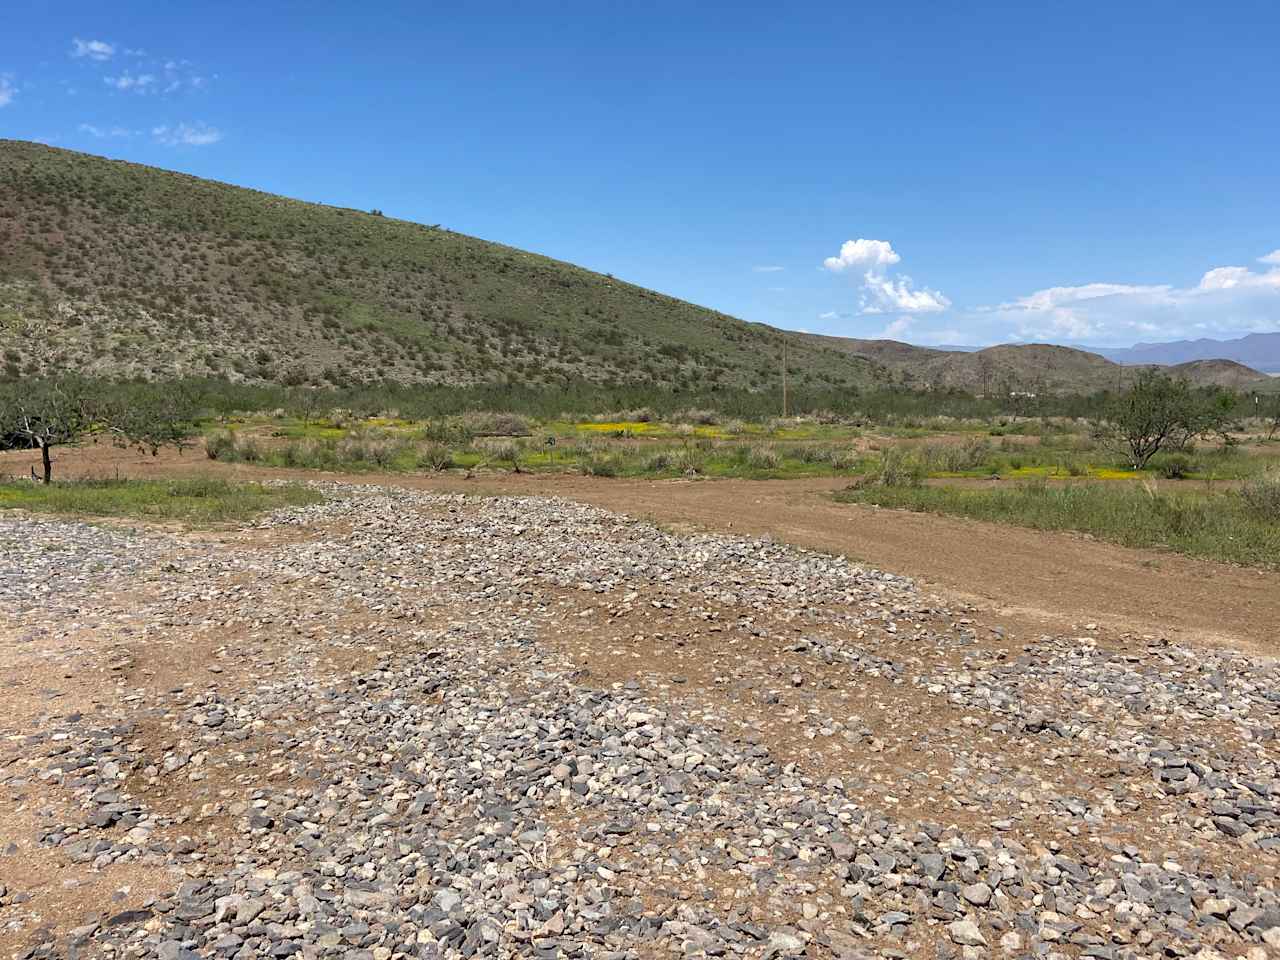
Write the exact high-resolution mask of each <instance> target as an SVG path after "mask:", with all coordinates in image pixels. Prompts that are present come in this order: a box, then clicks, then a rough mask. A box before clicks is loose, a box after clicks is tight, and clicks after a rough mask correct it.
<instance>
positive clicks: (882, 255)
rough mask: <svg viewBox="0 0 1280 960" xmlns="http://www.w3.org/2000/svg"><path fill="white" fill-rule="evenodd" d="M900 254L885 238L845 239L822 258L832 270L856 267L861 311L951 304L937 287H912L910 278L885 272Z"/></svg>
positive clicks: (934, 307) (931, 308) (922, 310)
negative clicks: (834, 251)
mask: <svg viewBox="0 0 1280 960" xmlns="http://www.w3.org/2000/svg"><path fill="white" fill-rule="evenodd" d="M901 262H902V257H901V256H899V254H898V252H897V251H896V250H894V249H893V245H892V244H891V243H889V241H888V240H867V239H865V238H861V237H860V238H859V239H857V240H846V241H845V242H844V243H842V244H841V245H840V253H839V255H837V256H834V257H827V259H825V260H824V261H822V265H823V267H825V268H826V269H827V270H830V271H831V272H832V273H845V272H846V271H849V270H852V269H859V270H861V271H862V272H863V273H862V288H861V293H860V301H859V307H860V310H861V312H862V313H866V314H878V313H936V312H938V311H940V310H945V309H947V308H948V307H949V306H951V301H950V300H948V299H947V298H946V297H945V296H943V295H942V294H941V293H939V292H938V291H937V290H929V289H927V288H921V289H915V287H914V286H913V284H912V280H911V278H910V277H908V276H906V275H904V274H899V275H897V276H890V275H889V268H890V267H893V266H894V265H896V264H898V263H901Z"/></svg>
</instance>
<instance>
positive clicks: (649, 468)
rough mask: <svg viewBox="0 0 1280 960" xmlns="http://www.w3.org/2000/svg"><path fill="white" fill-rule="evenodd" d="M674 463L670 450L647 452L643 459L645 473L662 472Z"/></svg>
mask: <svg viewBox="0 0 1280 960" xmlns="http://www.w3.org/2000/svg"><path fill="white" fill-rule="evenodd" d="M674 465H675V457H674V456H672V454H671V451H670V450H659V451H657V452H656V453H651V454H649V456H648V457H646V458H645V461H644V469H645V472H646V473H664V472H665V471H667V470H670V469H671V468H672V467H673V466H674Z"/></svg>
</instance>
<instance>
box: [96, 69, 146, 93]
mask: <svg viewBox="0 0 1280 960" xmlns="http://www.w3.org/2000/svg"><path fill="white" fill-rule="evenodd" d="M102 82H103V83H105V84H106V85H107V86H109V87H114V88H115V89H117V90H120V91H126V92H127V91H132V92H134V93H149V92H150V91H151V90H152V89H153V88H154V87H155V84H156V78H155V75H154V74H151V73H139V74H132V73H122V74H120V76H118V77H103V78H102Z"/></svg>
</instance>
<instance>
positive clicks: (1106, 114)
mask: <svg viewBox="0 0 1280 960" xmlns="http://www.w3.org/2000/svg"><path fill="white" fill-rule="evenodd" d="M962 7H963V8H962ZM0 31H2V32H0V137H6V138H17V139H28V140H39V141H42V142H45V143H49V144H51V145H54V146H58V147H65V148H68V149H72V150H81V151H86V152H90V153H95V154H101V155H105V156H110V157H117V158H122V159H127V160H131V161H135V162H140V163H147V164H153V165H156V166H161V167H166V168H169V169H175V170H181V171H184V172H187V173H191V174H195V175H197V176H201V177H210V178H213V179H217V180H223V181H227V182H231V183H236V184H241V185H244V186H251V187H254V188H257V189H261V190H266V191H269V192H272V193H281V194H286V195H288V196H293V197H299V198H302V199H305V200H314V201H320V202H324V203H332V204H338V205H341V206H348V207H357V208H361V209H372V208H377V209H380V210H382V211H384V212H385V213H386V214H387V215H388V216H395V217H402V218H405V219H410V220H415V221H419V222H424V223H431V224H436V223H439V224H443V225H444V226H446V227H448V228H450V229H452V230H457V231H460V232H463V233H468V234H473V235H476V236H480V237H484V238H485V239H489V240H496V241H500V242H503V243H507V244H511V245H513V246H517V247H523V248H526V249H529V250H535V251H537V252H539V253H544V254H547V255H549V256H552V257H556V258H559V259H562V260H567V261H571V262H574V263H579V264H582V265H583V266H586V267H589V268H591V269H594V270H598V271H600V272H604V273H612V274H614V275H615V276H617V277H619V278H621V279H625V280H629V281H631V282H634V283H638V284H641V285H643V286H646V287H652V288H654V289H657V290H661V291H664V292H666V293H670V294H673V295H675V296H679V297H682V298H684V299H687V300H691V301H694V302H696V303H700V304H704V305H707V306H710V307H714V308H716V309H719V310H722V311H724V312H726V313H729V314H732V315H734V316H738V317H742V318H744V319H747V320H755V321H761V322H765V323H770V324H773V325H776V326H780V327H785V328H788V329H795V330H808V331H811V332H815V333H818V332H821V333H830V334H836V335H842V336H859V337H882V336H883V337H892V338H895V339H901V340H908V341H911V342H916V343H932V344H968V345H974V344H986V343H995V342H1017V341H1046V340H1047V341H1050V342H1059V343H1085V344H1095V345H1127V344H1130V343H1133V342H1135V341H1158V340H1171V339H1180V338H1184V337H1198V336H1213V337H1225V336H1239V335H1242V334H1244V333H1247V332H1251V331H1268V330H1280V55H1277V53H1276V50H1277V47H1276V38H1277V37H1278V36H1280V4H1276V3H1275V2H1274V0H1267V2H1246V3H1232V2H1224V3H1221V4H1191V3H1169V2H1168V0H1162V2H1160V3H1144V2H1125V3H1120V4H1117V3H1114V2H1108V3H1087V2H1080V3H1069V4H1068V3H1049V2H1045V3H1026V2H1025V0H1024V2H1018V3H1008V4H1003V3H988V4H969V5H959V4H941V3H937V2H933V3H912V2H899V3H895V4H882V3H867V4H832V3H821V4H818V3H810V4H804V3H799V4H791V5H783V4H777V3H770V4H763V3H759V4H757V3H751V2H739V3H733V4H727V3H725V4H721V3H714V2H706V3H698V4H690V3H687V2H682V3H665V2H660V0H659V2H648V3H643V4H642V3H611V2H608V0H593V2H589V3H546V2H542V3H532V2H530V3H520V4H514V3H502V2H492V3H487V4H483V5H481V4H456V3H455V4H430V3H425V4H424V3H421V2H415V3H409V2H397V0H383V2H380V3H369V4H359V5H357V4H350V3H331V2H324V0H314V2H309V3H305V4H303V3H296V4H295V3H286V2H272V3H261V2H258V3H253V4H248V3H241V2H234V0H232V2H223V3H219V4H185V3H180V4H175V3H140V2H129V0H117V2H115V3H112V4H101V3H94V4H89V3H79V2H58V3H54V2H49V0H44V2H41V0H35V2H27V3H19V4H17V5H14V6H13V7H11V8H10V9H9V10H7V11H6V13H5V15H4V17H3V27H2V28H0Z"/></svg>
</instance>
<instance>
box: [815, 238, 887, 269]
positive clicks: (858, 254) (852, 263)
mask: <svg viewBox="0 0 1280 960" xmlns="http://www.w3.org/2000/svg"><path fill="white" fill-rule="evenodd" d="M901 259H902V257H900V256H898V254H897V252H896V251H895V250H894V249H893V246H892V245H891V244H890V243H889V241H888V240H864V239H862V238H861V237H859V238H858V239H857V240H846V241H845V242H844V243H842V244H840V253H839V255H838V256H834V257H827V259H825V260H823V261H822V265H823V266H824V267H826V268H827V269H828V270H831V271H833V272H835V273H843V272H844V271H846V270H848V269H850V268H853V267H857V268H859V269H864V270H874V271H882V270H885V269H886V268H888V267H891V266H893V265H894V264H895V263H898V262H899V261H900V260H901Z"/></svg>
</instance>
